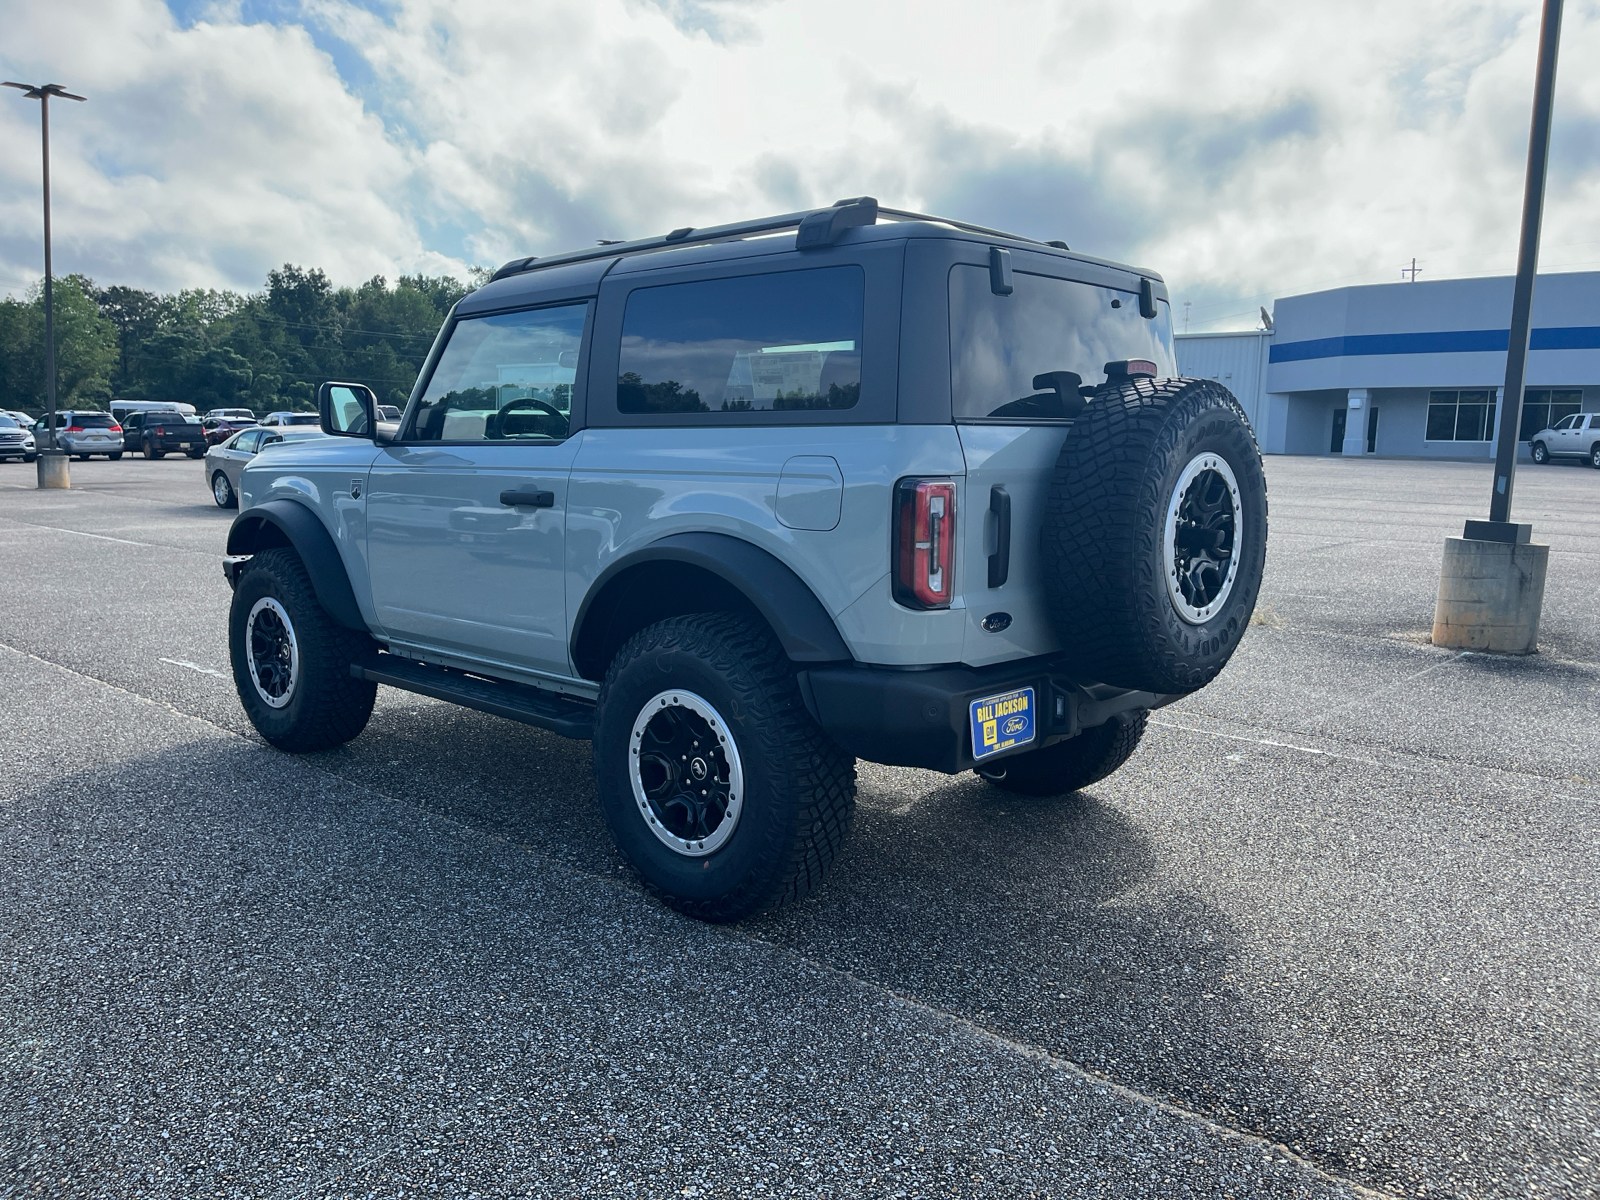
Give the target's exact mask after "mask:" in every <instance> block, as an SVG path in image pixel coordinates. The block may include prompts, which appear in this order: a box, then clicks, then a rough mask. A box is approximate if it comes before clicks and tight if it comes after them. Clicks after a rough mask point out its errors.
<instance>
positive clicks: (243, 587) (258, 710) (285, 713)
mask: <svg viewBox="0 0 1600 1200" xmlns="http://www.w3.org/2000/svg"><path fill="white" fill-rule="evenodd" d="M263 597H270V598H271V599H273V600H275V601H277V603H278V604H279V605H281V606H282V607H283V609H284V611H285V612H286V613H287V614H288V617H289V622H290V625H291V627H292V629H293V633H294V639H295V643H296V645H297V648H298V651H299V671H298V675H297V677H296V678H295V680H294V682H293V685H292V687H291V688H290V692H289V699H288V702H287V703H286V704H285V705H284V706H283V707H281V708H274V707H272V706H271V705H269V704H268V703H266V701H264V700H263V699H262V698H261V696H260V695H259V693H258V692H257V689H256V685H255V683H254V681H253V680H252V679H251V677H250V666H249V663H248V661H247V659H246V657H245V656H246V653H247V651H248V648H247V647H246V645H245V628H246V625H247V623H248V621H249V616H250V610H251V609H252V607H254V605H255V604H256V602H257V601H258V600H260V599H262V598H263ZM228 650H229V657H230V659H231V660H232V663H233V682H234V686H235V687H236V688H237V689H238V691H239V701H240V703H242V704H243V705H244V711H245V714H246V715H247V716H248V717H249V718H250V723H251V724H252V725H254V726H255V727H256V729H257V731H258V732H260V734H261V736H262V737H264V738H266V739H267V741H269V742H271V743H272V744H273V745H274V746H276V747H277V748H278V749H280V750H287V751H288V752H289V753H291V754H309V753H312V752H315V751H318V750H331V749H333V748H334V747H335V746H342V745H343V744H344V743H345V742H348V741H349V740H350V739H351V738H353V737H355V736H356V735H357V734H359V733H360V732H361V731H362V730H363V729H365V728H366V727H367V721H368V720H369V719H370V718H371V716H372V705H373V702H374V700H375V699H376V698H377V694H378V685H377V684H375V683H371V682H369V681H367V680H364V679H353V678H351V676H350V664H351V663H354V662H358V661H360V660H362V659H364V658H366V657H367V656H369V655H371V654H372V653H373V651H374V645H373V642H372V639H371V638H370V637H368V636H366V635H365V634H362V633H358V632H356V631H355V630H352V629H347V628H345V627H344V626H343V625H341V624H339V623H338V622H337V621H335V620H334V619H333V618H332V617H331V616H329V615H328V612H327V610H326V609H324V608H323V607H322V605H321V603H320V602H319V601H318V600H317V594H316V591H315V589H314V588H313V587H312V586H311V577H310V576H309V575H307V574H306V569H305V566H304V565H303V564H302V563H301V562H300V556H299V555H298V554H296V553H295V552H294V551H293V550H290V549H287V548H278V549H273V550H264V551H262V552H261V553H260V554H257V555H256V556H255V557H254V558H252V559H251V560H250V561H249V562H248V563H247V564H245V568H244V570H243V572H242V573H241V574H240V576H239V586H238V587H237V588H235V589H234V593H233V606H232V608H231V610H230V611H229V614H228Z"/></svg>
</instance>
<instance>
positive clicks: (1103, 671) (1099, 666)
mask: <svg viewBox="0 0 1600 1200" xmlns="http://www.w3.org/2000/svg"><path fill="white" fill-rule="evenodd" d="M1043 552H1044V567H1045V590H1046V594H1047V596H1048V599H1049V604H1050V614H1051V618H1052V620H1053V621H1054V624H1055V628H1056V632H1057V634H1058V635H1059V636H1060V638H1061V640H1062V642H1063V643H1064V644H1065V646H1066V649H1067V655H1068V657H1069V660H1070V661H1071V663H1072V666H1073V669H1074V670H1076V671H1077V672H1078V673H1079V674H1081V676H1082V678H1083V679H1085V680H1092V681H1094V682H1098V683H1109V684H1114V685H1116V686H1118V687H1126V688H1137V689H1140V690H1143V691H1150V692H1158V693H1162V694H1167V695H1170V694H1174V693H1185V692H1192V691H1195V690H1197V689H1199V688H1202V687H1204V686H1205V685H1206V684H1208V683H1210V682H1211V680H1213V679H1215V678H1216V676H1217V673H1218V672H1219V671H1221V670H1222V668H1223V667H1224V666H1225V665H1226V664H1227V662H1228V659H1229V658H1230V657H1231V656H1232V655H1233V652H1234V649H1235V648H1236V647H1237V646H1238V645H1239V639H1240V638H1241V637H1242V636H1243V635H1244V631H1245V629H1246V628H1247V627H1248V626H1249V624H1250V614H1251V613H1252V612H1254V611H1255V605H1256V597H1257V595H1258V593H1259V592H1260V588H1261V572H1262V568H1263V566H1264V565H1265V562H1266V556H1267V480H1266V475H1265V473H1264V472H1263V471H1262V468H1261V452H1260V450H1259V449H1258V448H1257V446H1256V439H1255V434H1254V433H1252V432H1251V429H1250V422H1249V419H1248V418H1246V416H1245V415H1244V410H1243V409H1242V408H1240V407H1239V402H1238V401H1237V400H1235V399H1234V398H1233V394H1232V393H1231V392H1229V391H1228V389H1227V388H1225V387H1223V386H1222V385H1221V384H1219V383H1215V382H1213V381H1211V380H1208V379H1159V380H1157V379H1147V378H1137V377H1136V378H1132V379H1127V378H1124V379H1122V380H1118V381H1116V382H1112V383H1108V384H1106V385H1105V386H1104V387H1102V388H1100V389H1099V390H1098V391H1097V392H1096V393H1095V395H1094V398H1093V399H1092V400H1091V401H1090V403H1089V404H1088V405H1086V406H1085V408H1084V409H1083V411H1082V413H1080V414H1079V416H1078V419H1077V421H1076V422H1075V423H1074V425H1073V428H1072V431H1071V432H1070V433H1069V434H1068V435H1067V438H1066V441H1065V443H1064V444H1063V445H1062V447H1061V454H1060V457H1059V458H1058V459H1057V460H1056V469H1055V473H1054V475H1053V476H1052V477H1051V481H1050V499H1049V510H1048V515H1047V517H1046V520H1045V524H1044V530H1043Z"/></svg>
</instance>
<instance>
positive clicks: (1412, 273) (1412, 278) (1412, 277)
mask: <svg viewBox="0 0 1600 1200" xmlns="http://www.w3.org/2000/svg"><path fill="white" fill-rule="evenodd" d="M1421 273H1422V268H1421V267H1419V266H1417V260H1416V259H1414V258H1413V259H1412V260H1411V265H1410V266H1409V267H1401V268H1400V274H1401V275H1405V276H1409V278H1407V279H1406V282H1407V283H1415V282H1416V281H1417V276H1418V275H1420V274H1421Z"/></svg>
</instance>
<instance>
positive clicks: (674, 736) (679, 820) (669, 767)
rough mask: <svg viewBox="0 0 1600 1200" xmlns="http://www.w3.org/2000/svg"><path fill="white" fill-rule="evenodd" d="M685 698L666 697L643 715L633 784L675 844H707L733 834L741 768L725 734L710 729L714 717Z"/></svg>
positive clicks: (697, 704) (695, 699) (718, 842)
mask: <svg viewBox="0 0 1600 1200" xmlns="http://www.w3.org/2000/svg"><path fill="white" fill-rule="evenodd" d="M684 699H685V697H680V696H671V697H664V698H663V699H662V701H661V702H660V703H659V704H658V706H657V707H656V709H655V711H654V712H653V713H645V714H641V721H642V723H643V725H644V728H643V729H642V730H640V731H639V734H638V738H637V740H638V743H639V745H638V747H637V763H638V765H637V767H636V768H635V769H636V770H637V771H638V781H637V786H638V788H639V790H640V794H641V795H642V796H643V798H644V803H645V806H646V807H647V808H648V809H649V811H650V815H651V816H652V817H654V822H653V823H658V824H659V826H660V827H661V828H662V829H664V830H665V831H666V832H667V833H668V834H670V835H671V836H672V837H673V838H675V839H677V841H679V842H684V843H692V844H693V845H695V846H697V847H705V846H707V845H714V844H720V843H721V842H722V841H726V840H727V836H728V835H729V834H731V833H732V826H733V824H734V823H735V822H737V820H738V817H739V810H738V804H737V800H736V797H737V795H738V790H739V776H740V775H741V771H740V764H739V762H738V759H737V757H736V756H737V754H738V751H737V750H736V749H733V748H732V747H730V746H729V745H728V741H727V734H726V733H725V732H724V733H721V734H719V733H718V732H717V731H716V730H714V729H712V728H711V723H710V722H711V721H712V720H715V719H716V718H715V716H711V717H709V718H708V716H706V715H705V714H704V713H702V711H700V710H701V707H702V704H703V702H701V703H695V701H697V700H698V697H689V698H687V699H689V703H684V702H683V700H684ZM719 723H720V722H719ZM724 824H726V825H727V828H726V829H724ZM719 834H721V835H722V836H721V837H719V836H718V835H719Z"/></svg>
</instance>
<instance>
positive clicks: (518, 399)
mask: <svg viewBox="0 0 1600 1200" xmlns="http://www.w3.org/2000/svg"><path fill="white" fill-rule="evenodd" d="M588 311H589V306H588V305H587V304H569V305H565V306H563V307H561V308H537V309H532V310H525V311H523V312H513V313H498V314H496V315H494V316H488V317H469V318H467V319H465V320H462V321H458V322H457V323H456V327H455V328H454V329H453V330H451V332H450V340H449V342H448V343H447V344H446V345H445V348H444V353H443V354H441V355H440V356H439V365H438V366H437V367H435V368H434V371H433V376H432V378H430V379H429V380H428V388H427V391H425V392H424V393H423V395H422V400H421V402H420V403H419V404H418V405H417V414H416V416H415V417H414V418H412V426H411V434H410V436H411V437H412V438H413V439H416V440H420V441H445V442H479V441H491V442H493V441H513V442H529V441H534V442H539V441H543V442H548V441H560V440H561V439H563V438H565V437H566V436H567V428H568V421H569V419H570V418H571V415H572V385H573V383H574V382H575V381H576V379H577V376H578V349H579V347H580V346H581V345H582V344H583V326H584V318H585V316H586V315H587V314H588Z"/></svg>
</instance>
